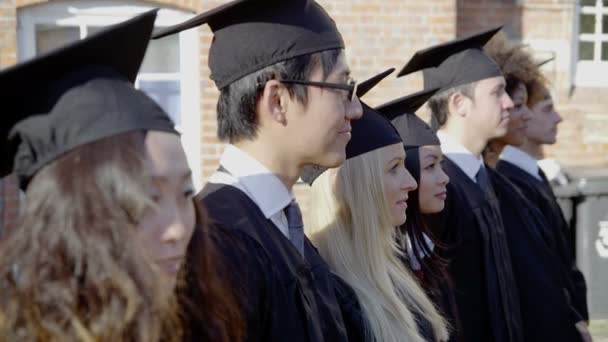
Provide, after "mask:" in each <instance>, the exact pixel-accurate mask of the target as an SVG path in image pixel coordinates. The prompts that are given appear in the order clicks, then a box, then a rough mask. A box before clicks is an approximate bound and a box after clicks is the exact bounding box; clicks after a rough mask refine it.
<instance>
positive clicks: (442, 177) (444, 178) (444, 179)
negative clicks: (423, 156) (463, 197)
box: [439, 168, 450, 186]
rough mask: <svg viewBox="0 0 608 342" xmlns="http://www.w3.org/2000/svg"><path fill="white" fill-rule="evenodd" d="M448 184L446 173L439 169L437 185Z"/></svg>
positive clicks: (448, 179)
mask: <svg viewBox="0 0 608 342" xmlns="http://www.w3.org/2000/svg"><path fill="white" fill-rule="evenodd" d="M449 182H450V176H448V175H447V173H445V171H443V169H442V168H439V183H440V184H441V185H444V186H445V185H447V184H448V183H449Z"/></svg>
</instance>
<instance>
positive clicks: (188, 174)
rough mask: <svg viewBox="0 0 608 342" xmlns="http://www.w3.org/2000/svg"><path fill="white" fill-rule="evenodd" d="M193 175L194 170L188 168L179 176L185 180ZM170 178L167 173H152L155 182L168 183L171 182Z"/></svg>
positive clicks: (151, 177)
mask: <svg viewBox="0 0 608 342" xmlns="http://www.w3.org/2000/svg"><path fill="white" fill-rule="evenodd" d="M190 177H192V171H191V170H188V171H184V172H182V173H181V176H179V179H180V180H182V181H184V180H186V179H188V178H190ZM169 178H170V177H167V176H165V175H158V174H152V175H150V179H152V180H153V181H155V182H161V183H167V182H169Z"/></svg>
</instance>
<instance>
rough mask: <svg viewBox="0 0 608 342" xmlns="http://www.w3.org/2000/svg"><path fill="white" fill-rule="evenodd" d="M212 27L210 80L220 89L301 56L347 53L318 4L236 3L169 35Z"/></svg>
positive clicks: (302, 0)
mask: <svg viewBox="0 0 608 342" xmlns="http://www.w3.org/2000/svg"><path fill="white" fill-rule="evenodd" d="M203 24H208V25H209V27H210V28H211V30H212V31H213V42H212V43H211V47H210V48H209V69H211V79H212V80H214V81H215V84H216V86H217V87H218V89H222V88H223V87H225V86H227V85H229V84H230V83H232V82H234V81H236V80H238V79H240V78H242V77H244V76H246V75H249V74H251V73H253V72H255V71H258V70H261V69H263V68H264V67H267V66H270V65H273V64H276V63H278V62H282V61H285V60H287V59H290V58H294V57H297V56H302V55H307V54H312V53H316V52H321V51H325V50H330V49H343V48H344V42H343V40H342V36H341V35H340V32H339V31H338V28H337V27H336V24H335V22H334V21H333V20H332V19H331V17H330V16H329V15H328V14H327V13H326V12H325V10H324V9H323V8H322V7H321V6H320V5H319V4H317V3H316V2H315V1H314V0H237V1H232V2H229V3H227V4H225V5H223V6H220V7H217V8H215V9H212V10H210V11H207V12H205V13H202V14H199V15H198V16H196V17H194V18H192V19H190V20H188V21H186V22H183V23H181V24H178V25H175V26H172V27H169V28H167V29H165V30H162V31H160V32H158V33H157V34H155V35H154V38H155V39H156V38H161V37H164V36H168V35H171V34H174V33H177V32H181V31H183V30H187V29H189V28H193V27H196V26H200V25H203Z"/></svg>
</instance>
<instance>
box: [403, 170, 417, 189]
mask: <svg viewBox="0 0 608 342" xmlns="http://www.w3.org/2000/svg"><path fill="white" fill-rule="evenodd" d="M404 170H405V177H404V178H403V183H402V186H401V188H402V189H403V190H406V191H414V190H416V189H417V188H418V183H416V180H415V179H414V177H412V174H411V173H410V172H409V171H408V170H407V169H404Z"/></svg>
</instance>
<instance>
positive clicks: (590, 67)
mask: <svg viewBox="0 0 608 342" xmlns="http://www.w3.org/2000/svg"><path fill="white" fill-rule="evenodd" d="M575 14H576V15H575V16H574V17H575V22H574V33H575V34H574V37H575V39H573V43H574V46H573V52H574V53H573V55H574V57H575V58H574V60H575V61H576V72H575V75H574V84H576V85H577V86H583V87H608V78H606V77H602V75H607V74H608V61H602V60H601V54H602V47H601V44H602V42H607V43H608V34H606V33H602V29H603V27H602V26H603V22H602V15H607V16H608V0H596V4H595V6H582V5H581V4H580V2H578V1H577V3H576V11H575ZM581 14H594V15H595V32H594V33H580V31H579V30H580V29H579V24H580V16H581ZM580 41H586V42H593V43H594V48H593V52H594V57H593V60H592V61H582V60H579V54H578V51H579V42H580Z"/></svg>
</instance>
